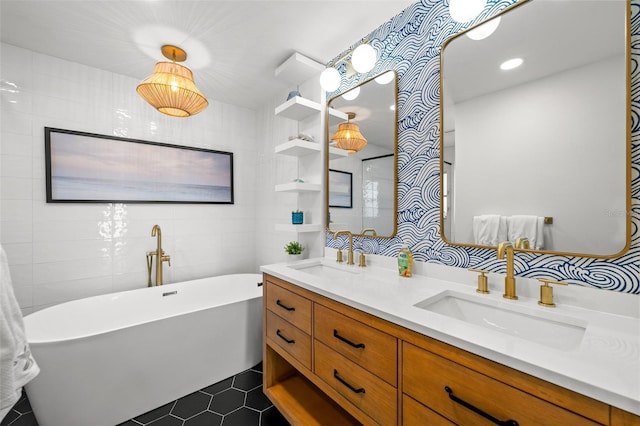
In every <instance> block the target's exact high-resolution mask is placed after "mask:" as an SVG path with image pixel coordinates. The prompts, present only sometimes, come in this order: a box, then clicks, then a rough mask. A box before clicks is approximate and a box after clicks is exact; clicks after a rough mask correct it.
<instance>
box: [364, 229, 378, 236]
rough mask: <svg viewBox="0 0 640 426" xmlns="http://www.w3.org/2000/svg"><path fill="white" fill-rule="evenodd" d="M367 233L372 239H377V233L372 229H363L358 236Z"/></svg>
mask: <svg viewBox="0 0 640 426" xmlns="http://www.w3.org/2000/svg"><path fill="white" fill-rule="evenodd" d="M367 232H371V235H372V236H373V237H377V236H378V233H377V232H376V230H375V229H373V228H365V229H363V230H362V231H361V232H360V234H362V235H367Z"/></svg>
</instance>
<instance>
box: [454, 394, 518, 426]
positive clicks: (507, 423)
mask: <svg viewBox="0 0 640 426" xmlns="http://www.w3.org/2000/svg"><path fill="white" fill-rule="evenodd" d="M444 390H445V391H446V392H447V393H448V394H449V398H450V399H451V400H452V401H454V402H457V403H458V404H460V405H462V406H463V407H465V408H468V409H469V410H471V411H473V412H474V413H476V414H479V415H481V416H482V417H484V418H485V419H487V420H489V421H491V422H493V423H495V424H497V425H501V426H518V422H517V421H515V420H511V419H509V420H500V419H496V418H495V417H493V416H492V415H490V414H487V413H485V412H484V411H482V410H481V409H479V408H478V407H475V406H473V405H471V404H469V403H468V402H467V401H465V400H463V399H460V398H458V397H457V396H455V395H454V394H453V390H452V389H451V388H450V387H449V386H445V387H444Z"/></svg>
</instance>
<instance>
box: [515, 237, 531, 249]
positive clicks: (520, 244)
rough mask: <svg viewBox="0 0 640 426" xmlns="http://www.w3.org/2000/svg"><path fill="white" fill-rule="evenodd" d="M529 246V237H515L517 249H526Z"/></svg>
mask: <svg viewBox="0 0 640 426" xmlns="http://www.w3.org/2000/svg"><path fill="white" fill-rule="evenodd" d="M529 247H531V246H530V244H529V239H528V238H527V237H520V238H517V239H516V248H517V249H528V248H529Z"/></svg>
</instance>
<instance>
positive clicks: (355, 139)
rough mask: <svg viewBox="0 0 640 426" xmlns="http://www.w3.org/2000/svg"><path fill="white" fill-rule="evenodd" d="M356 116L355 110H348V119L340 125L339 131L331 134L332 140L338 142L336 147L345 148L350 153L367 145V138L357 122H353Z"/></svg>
mask: <svg viewBox="0 0 640 426" xmlns="http://www.w3.org/2000/svg"><path fill="white" fill-rule="evenodd" d="M355 117H356V114H355V113H354V112H347V121H345V122H344V123H340V124H339V125H338V131H337V132H336V133H335V134H334V135H333V136H331V140H332V141H335V142H336V148H339V149H344V150H345V151H347V152H348V153H349V154H353V153H355V152H358V151H360V150H361V149H362V148H364V147H365V146H367V140H366V139H365V138H364V136H362V133H360V128H359V127H358V125H357V124H355V123H351V122H350V120H353V119H354V118H355Z"/></svg>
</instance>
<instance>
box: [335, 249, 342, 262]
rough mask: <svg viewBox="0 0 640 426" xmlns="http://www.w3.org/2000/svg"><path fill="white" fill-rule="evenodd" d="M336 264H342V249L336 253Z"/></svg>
mask: <svg viewBox="0 0 640 426" xmlns="http://www.w3.org/2000/svg"><path fill="white" fill-rule="evenodd" d="M336 262H338V263H342V262H343V260H342V249H338V250H337V251H336Z"/></svg>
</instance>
